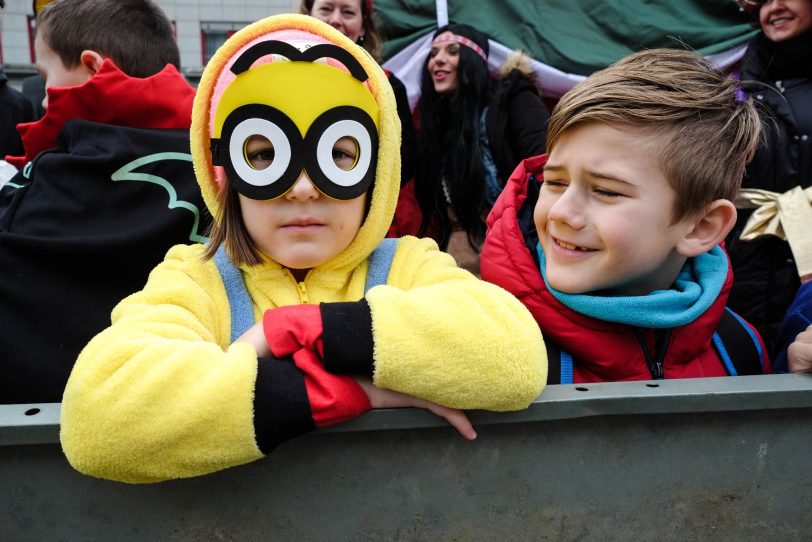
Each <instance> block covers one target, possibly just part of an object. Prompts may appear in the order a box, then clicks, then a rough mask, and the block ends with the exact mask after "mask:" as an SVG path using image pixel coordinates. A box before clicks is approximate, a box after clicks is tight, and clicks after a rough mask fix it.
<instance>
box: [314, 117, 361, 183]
mask: <svg viewBox="0 0 812 542" xmlns="http://www.w3.org/2000/svg"><path fill="white" fill-rule="evenodd" d="M353 151H354V154H355V156H352V152H353ZM372 155H373V152H372V138H370V136H369V132H368V131H367V129H366V128H365V127H364V126H363V125H362V124H361V123H360V122H358V121H354V120H340V121H338V122H336V123H334V124H332V125H330V126H329V127H328V128H327V129H326V130H324V132H323V133H322V134H321V137H319V142H318V145H317V147H316V159H317V160H318V165H319V169H321V171H322V173H323V174H324V175H325V176H326V177H327V178H328V179H329V180H330V181H331V182H332V183H335V184H337V185H339V186H344V187H349V186H355V185H356V184H358V183H360V182H361V181H362V180H363V179H364V177H365V176H366V174H367V171H369V166H370V163H371V162H372Z"/></svg>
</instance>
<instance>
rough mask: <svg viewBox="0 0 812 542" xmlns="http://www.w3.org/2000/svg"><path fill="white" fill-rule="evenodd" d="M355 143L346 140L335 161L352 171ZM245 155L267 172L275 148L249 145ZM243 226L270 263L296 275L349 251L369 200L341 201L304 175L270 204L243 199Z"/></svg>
mask: <svg viewBox="0 0 812 542" xmlns="http://www.w3.org/2000/svg"><path fill="white" fill-rule="evenodd" d="M356 154H357V149H356V147H355V145H354V141H353V140H352V138H348V137H345V138H342V139H340V140H339V141H337V142H336V144H335V145H334V147H333V160H334V162H335V164H336V166H338V167H339V168H340V169H343V170H349V169H350V168H351V167H352V166H353V165H354V164H355V161H356ZM246 156H247V157H248V159H249V160H250V162H251V165H252V166H253V167H254V168H256V169H264V168H266V167H269V166H270V164H271V163H272V161H273V159H274V152H273V148H272V147H271V146H270V145H269V143H268V141H267V140H266V139H264V138H258V139H257V140H255V141H249V142H248V144H247V145H246ZM239 198H240V209H241V210H242V215H243V223H244V224H245V227H246V229H247V230H248V234H249V235H250V236H251V239H252V240H253V242H254V244H255V245H256V246H257V248H259V249H260V250H261V251H262V252H264V253H265V254H266V255H267V256H268V257H270V258H271V259H272V260H274V261H276V262H277V263H279V264H280V265H283V266H284V267H287V268H288V269H291V270H294V275H297V279H298V280H301V278H302V277H301V276H300V275H299V274H297V273H296V272H295V270H307V269H311V268H313V267H316V266H317V265H320V264H322V263H324V262H326V261H328V260H331V259H332V258H334V257H335V256H338V255H339V254H340V253H341V252H343V251H344V249H346V248H347V247H348V246H349V245H350V243H351V242H352V240H353V239H354V238H355V234H356V233H358V229H359V228H360V227H361V224H362V223H363V221H364V212H365V210H366V198H367V195H366V193H365V194H362V195H361V196H359V197H357V198H354V199H349V200H337V199H332V198H330V197H328V196H325V195H324V194H322V193H321V192H319V190H318V189H317V188H316V187H315V185H314V184H313V183H312V182H311V180H310V178H309V177H308V176H307V173H306V172H304V171H303V172H302V173H301V174H300V175H299V178H298V179H297V180H296V183H295V184H294V185H293V187H292V188H291V189H290V190H289V191H288V192H286V193H285V194H284V195H282V196H280V197H278V198H275V199H270V200H255V199H250V198H247V197H245V196H243V195H242V194H240V196H239Z"/></svg>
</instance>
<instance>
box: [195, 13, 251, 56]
mask: <svg viewBox="0 0 812 542" xmlns="http://www.w3.org/2000/svg"><path fill="white" fill-rule="evenodd" d="M247 24H248V23H229V22H201V23H200V41H201V45H202V47H201V48H200V50H201V52H202V55H203V58H201V61H202V62H201V63H202V65H203V66H205V65H206V64H207V63H208V62H209V60H210V59H211V57H212V56H213V55H214V53H215V52H216V51H217V49H218V48H219V47H220V46H221V45H223V44H224V43H225V42H226V40H227V39H228V38H230V37H231V36H232V35H233V34H234V33H235V32H236V31H237V30H239V29H241V28H242V27H244V26H246V25H247Z"/></svg>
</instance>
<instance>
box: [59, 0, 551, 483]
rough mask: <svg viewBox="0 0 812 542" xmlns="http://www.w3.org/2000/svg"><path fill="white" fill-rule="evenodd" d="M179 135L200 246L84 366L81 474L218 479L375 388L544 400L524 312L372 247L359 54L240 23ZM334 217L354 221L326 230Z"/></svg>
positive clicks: (383, 144) (370, 153)
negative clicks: (201, 223) (192, 183)
mask: <svg viewBox="0 0 812 542" xmlns="http://www.w3.org/2000/svg"><path fill="white" fill-rule="evenodd" d="M191 138H192V141H191V147H192V156H193V160H194V166H195V171H196V173H197V176H198V182H199V184H200V187H201V190H202V192H203V196H204V199H205V201H206V204H207V206H208V207H209V210H210V211H211V213H212V215H213V216H214V217H215V225H214V228H213V231H212V237H211V241H210V242H209V244H208V245H192V246H186V245H183V246H176V247H173V248H172V249H171V250H170V251H169V252H168V253H167V255H166V258H165V260H164V261H163V262H162V263H161V264H160V265H159V266H158V267H156V268H155V269H154V270H153V272H152V273H151V275H150V278H149V281H148V282H147V284H146V286H145V287H144V289H143V290H142V291H140V292H137V293H135V294H133V295H131V296H130V297H128V298H126V299H124V300H123V301H122V302H121V303H120V304H119V305H118V306H117V307H116V308H115V310H114V311H113V314H112V325H111V327H109V328H108V329H106V330H105V331H103V332H102V333H100V334H99V335H98V336H96V337H95V338H94V339H93V340H92V341H91V342H90V343H89V344H88V345H87V347H86V348H85V349H84V350H83V352H82V353H81V355H80V356H79V359H78V361H77V363H76V365H75V367H74V370H73V373H72V375H71V377H70V380H69V382H68V385H67V388H66V390H65V395H64V399H63V403H62V428H61V440H62V446H63V449H64V451H65V454H66V456H67V458H68V460H69V461H70V462H71V464H72V465H73V466H74V467H75V468H76V469H78V470H79V471H81V472H84V473H86V474H90V475H93V476H98V477H102V478H109V479H113V480H119V481H124V482H131V483H144V482H155V481H161V480H166V479H172V478H182V477H190V476H197V475H202V474H206V473H210V472H214V471H218V470H221V469H224V468H227V467H232V466H236V465H240V464H243V463H247V462H250V461H254V460H256V459H259V458H261V457H263V456H264V455H266V454H268V453H269V452H270V451H271V450H272V449H273V448H274V447H276V446H277V445H278V444H280V443H281V442H284V441H285V440H288V439H290V438H293V437H295V436H297V435H300V434H302V433H305V432H307V431H309V430H313V429H316V428H318V427H323V426H326V425H329V424H333V423H337V422H341V421H344V420H347V419H349V418H352V417H355V416H358V415H360V414H362V413H364V412H365V411H367V410H368V409H369V408H370V407H371V403H370V398H372V397H374V396H375V395H376V392H375V390H392V391H386V392H385V393H394V392H399V393H398V394H397V395H400V396H406V397H415V398H419V399H420V400H425V401H430V402H432V403H436V404H439V405H443V406H445V407H450V408H453V409H487V410H495V411H507V410H518V409H522V408H525V407H527V406H528V405H529V404H530V402H531V401H532V400H533V399H535V398H536V397H537V396H538V394H539V393H540V392H541V390H542V388H543V386H544V383H545V382H546V372H547V365H546V353H545V348H544V344H543V342H542V339H541V334H540V333H539V331H538V327H537V326H536V323H535V321H534V319H533V318H532V316H531V315H530V313H529V312H528V311H527V309H525V308H524V306H523V305H522V304H521V303H520V302H519V301H518V300H516V299H515V298H514V297H512V296H511V295H510V294H508V293H507V292H505V291H504V290H502V289H500V288H498V287H496V286H493V285H491V284H488V283H485V282H482V281H480V280H478V279H476V278H475V277H474V276H472V275H471V274H470V273H468V272H467V271H464V270H462V269H459V268H458V267H457V266H456V264H455V263H454V260H453V259H452V258H451V257H450V256H448V255H447V254H445V253H443V252H440V251H439V250H438V248H437V246H436V244H435V243H434V241H432V240H429V239H418V238H415V237H404V238H401V239H399V240H386V241H385V240H384V237H385V235H386V233H387V230H388V228H389V225H390V223H391V221H392V217H393V214H394V210H395V205H396V202H397V197H398V190H399V185H400V177H399V168H400V164H399V160H400V152H399V149H400V141H399V138H400V126H399V121H398V117H397V113H396V108H395V100H394V97H393V94H392V90H391V87H390V86H389V83H388V82H387V79H386V76H385V74H384V72H383V71H382V70H381V69H380V68H379V67H378V65H377V64H376V63H375V61H374V60H373V59H372V58H371V57H370V56H369V55H368V54H367V53H366V52H365V51H364V50H363V49H362V48H360V47H358V46H356V45H355V44H354V43H352V42H351V41H350V40H349V39H347V38H346V37H344V36H343V35H342V34H341V33H339V32H338V31H336V30H334V29H333V28H331V27H330V26H328V25H326V24H324V23H322V22H320V21H318V20H316V19H314V18H311V17H307V16H301V15H280V16H274V17H269V18H267V19H264V20H261V21H259V22H257V23H254V24H252V25H249V26H247V27H246V28H244V29H243V30H241V31H239V32H237V33H236V34H235V35H234V36H232V37H231V38H230V39H229V40H228V41H227V42H226V43H225V44H224V45H223V46H222V47H221V48H220V50H219V51H218V52H217V53H216V54H215V55H214V57H213V58H212V60H211V61H210V62H209V64H208V66H207V67H206V70H205V71H204V73H203V77H202V79H201V81H200V85H199V87H198V91H197V96H196V99H195V103H194V109H193V120H192V129H191ZM348 143H349V149H348V147H347V144H348ZM302 194H306V196H302ZM300 196H302V197H300ZM297 198H299V199H297ZM338 209H345V211H341V212H339V211H337V210H338ZM346 209H351V211H349V216H350V218H351V219H352V220H350V222H349V223H350V224H352V222H353V220H355V225H354V226H351V227H350V228H349V230H347V228H343V229H342V228H339V230H340V231H339V232H338V233H335V234H334V235H333V234H323V233H321V232H324V231H325V228H326V229H327V230H329V229H330V225H331V224H332V222H331V221H333V220H334V217H336V216H348V212H347V211H346ZM277 211H278V213H277ZM319 213H321V214H319ZM342 213H343V214H342ZM353 213H354V215H353ZM283 215H284V217H285V218H284V220H283V219H282V218H278V216H283ZM290 217H294V218H290ZM314 217H316V218H314ZM353 217H354V218H353ZM280 221H281V222H284V223H283V224H282V225H281V226H280V225H279V223H278V222H280ZM285 221H287V222H285ZM342 224H344V223H342ZM290 231H293V233H290ZM347 231H349V234H348V233H347ZM280 232H282V233H280ZM286 235H287V237H285V236H286ZM323 235H326V237H325V236H323ZM330 235H333V236H332V237H331V236H330ZM319 236H322V237H319ZM343 238H346V239H347V240H346V246H343V245H344V243H343V242H337V243H336V244H335V246H330V245H329V243H328V244H326V245H325V244H324V243H322V245H324V246H322V245H319V242H322V241H324V239H327V240H328V241H329V240H332V239H343ZM319 239H321V241H319ZM286 240H291V241H290V242H289V243H288V242H287V241H286ZM314 246H315V247H316V248H313V247H314ZM288 249H291V250H293V249H295V250H293V252H286V250H288ZM300 249H301V250H300ZM297 251H298V252H297ZM334 252H335V254H334ZM277 254H279V256H276V255H277ZM291 254H292V255H291ZM370 381H371V383H370ZM372 384H374V386H373V385H372ZM401 394H404V395H401ZM372 404H375V401H374V400H373V402H372ZM375 406H385V405H380V404H375Z"/></svg>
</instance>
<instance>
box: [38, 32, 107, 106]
mask: <svg viewBox="0 0 812 542" xmlns="http://www.w3.org/2000/svg"><path fill="white" fill-rule="evenodd" d="M34 52H35V53H36V55H37V63H36V67H37V71H38V72H39V73H40V75H42V77H43V78H45V88H46V90H47V89H49V88H51V87H75V86H78V85H81V84H84V83H85V82H87V81H88V80H89V79H90V78H91V77H92V76H93V73H92V72H90V71H89V70H88V69H87V68H86V67H85V66H83V65H82V64H81V63H80V64H78V65H77V66H76V67H74V68H70V69H68V68H66V67H65V65H64V64H63V63H62V60H61V59H60V58H59V55H58V54H56V52H55V51H54V50H53V49H51V47H50V46H49V45H48V44H47V43H45V41H44V40H43V39H42V36H41V33H37V36H36V38H34ZM42 107H43V108H45V109H48V93H47V92H46V93H45V98H44V99H43V100H42Z"/></svg>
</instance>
